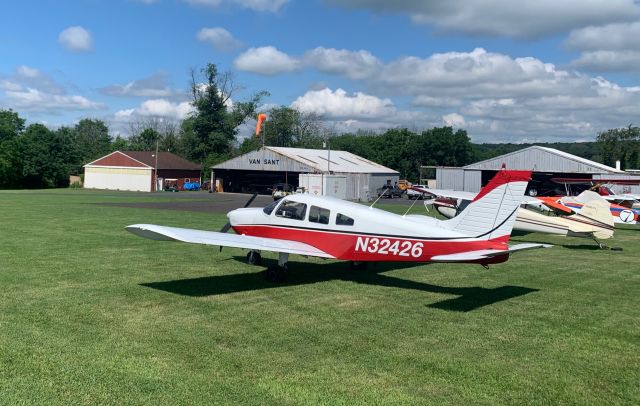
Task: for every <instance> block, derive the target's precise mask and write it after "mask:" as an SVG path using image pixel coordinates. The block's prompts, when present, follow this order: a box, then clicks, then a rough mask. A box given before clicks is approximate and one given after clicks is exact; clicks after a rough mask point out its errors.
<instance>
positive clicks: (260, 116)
mask: <svg viewBox="0 0 640 406" xmlns="http://www.w3.org/2000/svg"><path fill="white" fill-rule="evenodd" d="M266 119H267V115H266V114H264V113H260V114H258V123H257V124H256V137H257V136H258V135H260V129H261V128H262V123H263V122H265V121H266Z"/></svg>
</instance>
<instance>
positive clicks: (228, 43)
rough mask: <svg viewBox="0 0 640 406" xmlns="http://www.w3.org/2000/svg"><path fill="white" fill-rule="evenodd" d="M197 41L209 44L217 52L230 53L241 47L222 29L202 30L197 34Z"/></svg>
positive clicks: (239, 43) (238, 42)
mask: <svg viewBox="0 0 640 406" xmlns="http://www.w3.org/2000/svg"><path fill="white" fill-rule="evenodd" d="M197 38H198V40H200V41H202V42H209V43H211V45H213V47H214V48H215V49H217V50H218V51H231V50H233V49H235V48H238V47H239V46H241V45H242V43H241V42H240V41H238V40H237V39H235V38H234V37H233V35H231V33H230V32H229V31H227V30H225V29H224V28H221V27H215V28H203V29H201V30H200V32H198V35H197Z"/></svg>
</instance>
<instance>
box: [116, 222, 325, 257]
mask: <svg viewBox="0 0 640 406" xmlns="http://www.w3.org/2000/svg"><path fill="white" fill-rule="evenodd" d="M125 228H126V230H127V231H129V232H130V233H133V234H135V235H137V236H140V237H144V238H149V239H152V240H159V241H181V242H187V243H192V244H205V245H216V246H220V247H233V248H244V249H249V250H258V251H271V252H284V253H287V254H298V255H307V256H313V257H321V258H334V257H333V256H332V255H329V254H327V253H326V252H324V251H322V250H319V249H317V248H316V247H313V246H311V245H309V244H305V243H302V242H298V241H290V240H281V239H278V238H267V237H253V236H248V235H238V234H227V233H219V232H216V231H203V230H192V229H189V228H177V227H165V226H157V225H154V224H133V225H130V226H127V227H125Z"/></svg>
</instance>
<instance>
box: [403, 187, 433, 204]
mask: <svg viewBox="0 0 640 406" xmlns="http://www.w3.org/2000/svg"><path fill="white" fill-rule="evenodd" d="M413 186H415V187H419V188H422V189H426V188H427V187H426V186H425V185H413ZM427 197H429V194H428V193H424V192H418V191H417V190H413V189H407V198H408V199H409V200H412V199H420V200H422V199H425V198H427Z"/></svg>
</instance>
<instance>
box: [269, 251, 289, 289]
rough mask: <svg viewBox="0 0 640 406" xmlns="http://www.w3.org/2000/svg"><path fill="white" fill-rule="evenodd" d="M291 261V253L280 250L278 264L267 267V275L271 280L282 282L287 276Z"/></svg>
mask: <svg viewBox="0 0 640 406" xmlns="http://www.w3.org/2000/svg"><path fill="white" fill-rule="evenodd" d="M288 261H289V254H287V253H286V252H280V253H279V255H278V266H277V267H269V268H267V271H266V274H265V276H266V277H267V280H268V281H270V282H282V281H284V280H285V279H286V278H287V272H288V270H289V268H288V267H287V262H288Z"/></svg>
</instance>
